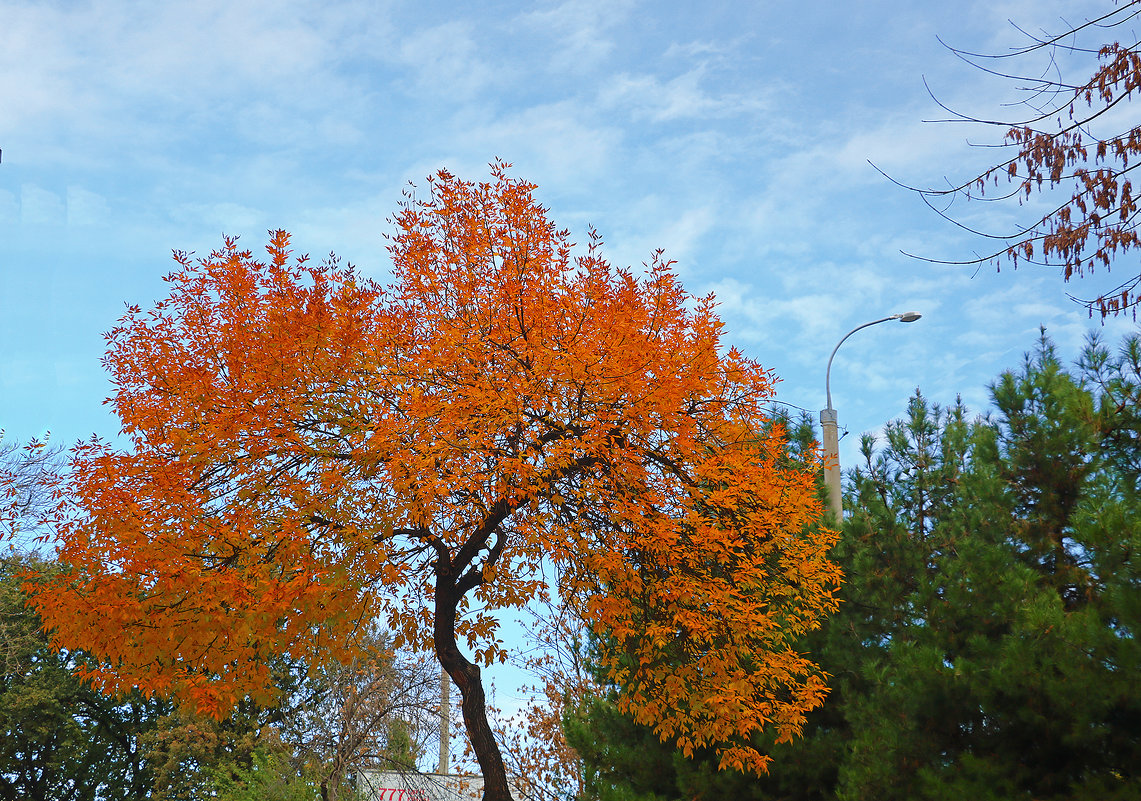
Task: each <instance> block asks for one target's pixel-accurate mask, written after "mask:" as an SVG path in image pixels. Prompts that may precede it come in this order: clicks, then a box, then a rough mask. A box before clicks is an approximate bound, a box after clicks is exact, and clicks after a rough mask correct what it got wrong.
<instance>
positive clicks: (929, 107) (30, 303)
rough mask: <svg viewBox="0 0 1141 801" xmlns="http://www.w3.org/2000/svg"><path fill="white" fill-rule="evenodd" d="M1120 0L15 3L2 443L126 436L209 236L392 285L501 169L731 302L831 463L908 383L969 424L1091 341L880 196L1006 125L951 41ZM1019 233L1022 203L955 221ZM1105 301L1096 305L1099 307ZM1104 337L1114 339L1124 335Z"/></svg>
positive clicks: (968, 247)
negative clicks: (393, 221)
mask: <svg viewBox="0 0 1141 801" xmlns="http://www.w3.org/2000/svg"><path fill="white" fill-rule="evenodd" d="M1108 5H1109V4H1108V2H1106V0H1098V2H1089V1H1087V0H1065V2H1062V1H1061V0H1033V1H1032V0H1015V1H1013V2H1007V1H1005V0H958V2H955V3H936V2H915V0H867V1H864V0H852V2H848V3H819V2H818V3H811V2H790V1H788V0H773V1H772V2H763V3H762V2H758V3H745V2H734V3H723V2H702V3H679V2H647V1H646V0H641V1H638V0H567V1H566V2H558V1H557V0H556V2H538V3H533V4H532V3H510V2H498V3H494V2H484V3H479V4H459V3H454V4H452V3H440V2H409V0H393V1H391V2H388V1H386V0H362V1H360V2H335V1H334V2H328V1H326V2H322V3H316V2H296V1H293V0H273V1H272V2H269V1H268V0H267V1H266V2H249V1H247V0H223V1H218V0H195V2H161V3H156V2H153V1H150V0H148V1H147V2H125V1H122V0H121V1H120V2H109V1H107V0H104V1H100V0H93V1H92V2H52V1H51V0H34V1H31V0H29V1H28V2H18V1H17V2H14V1H13V0H0V148H2V149H3V161H2V163H0V426H2V427H4V428H6V430H7V432H8V436H10V437H15V438H17V439H21V440H23V439H27V438H28V437H31V436H39V435H42V434H43V432H44V431H45V430H47V429H51V430H52V431H53V436H54V438H55V439H57V440H61V441H65V442H69V441H72V440H74V439H76V438H78V437H87V436H90V435H91V434H92V433H97V434H99V435H101V436H103V437H110V438H113V437H114V436H115V435H116V432H117V430H118V429H117V425H116V421H115V420H114V419H113V418H112V417H111V416H109V415H108V413H107V411H106V408H105V407H104V406H102V405H101V401H102V400H103V399H104V398H105V397H106V396H107V395H108V394H109V393H110V391H111V388H110V386H109V384H108V383H107V381H106V378H105V376H104V374H103V372H102V369H101V367H100V364H99V359H100V356H101V354H102V351H103V345H104V343H103V338H102V332H104V331H106V330H108V329H109V328H111V327H112V325H113V324H114V323H115V321H116V319H117V318H118V317H119V316H120V315H121V314H122V313H123V308H124V303H138V304H141V305H143V306H147V305H149V304H150V303H152V302H153V301H154V300H155V299H157V298H159V297H161V296H162V295H163V294H164V285H163V283H162V280H161V279H162V276H163V275H164V274H165V273H166V272H167V271H169V270H170V269H171V267H172V262H171V260H170V251H171V250H172V249H179V250H187V251H197V252H198V253H200V254H205V253H208V252H209V251H210V250H211V249H213V248H214V247H216V246H217V245H218V244H219V243H220V242H221V237H222V234H223V233H226V234H237V235H240V236H241V237H242V240H243V242H244V243H245V244H247V245H248V246H250V247H254V248H257V249H260V247H261V245H262V244H264V241H265V232H266V230H267V229H270V228H286V229H288V230H290V231H292V232H293V234H294V235H295V240H294V241H295V245H296V246H297V248H298V250H300V251H303V252H309V253H311V254H313V255H314V256H321V255H324V254H326V253H328V252H330V251H336V252H337V253H338V254H339V255H340V256H341V257H342V258H343V259H345V260H348V261H351V262H352V263H354V264H356V265H357V266H358V267H359V268H361V269H362V270H363V271H365V272H366V273H368V274H370V275H374V276H377V277H381V278H383V276H384V275H385V273H386V272H387V270H388V259H387V254H386V252H385V249H384V247H385V246H384V240H383V238H382V234H383V233H384V232H385V231H386V230H388V227H389V226H388V224H387V223H386V221H385V220H386V217H388V216H389V215H390V214H392V213H393V212H394V211H395V209H396V206H397V203H398V201H399V199H400V193H401V190H402V188H403V187H404V186H405V185H406V183H407V182H408V181H409V180H412V181H417V182H420V183H422V182H423V179H424V177H425V176H426V175H428V174H429V173H431V172H434V171H435V170H437V169H438V168H440V167H447V168H449V169H450V170H452V171H453V172H455V173H458V174H459V175H461V176H464V177H467V178H481V177H483V176H485V175H486V174H487V168H486V165H487V163H488V162H489V161H491V160H493V159H495V158H502V159H505V160H507V161H510V162H513V163H514V165H515V174H516V175H518V176H520V177H523V178H526V179H528V180H531V181H533V182H535V183H537V184H538V185H539V190H538V196H539V198H540V200H541V201H542V202H543V203H545V204H546V205H548V206H549V207H550V210H551V216H552V217H553V219H555V220H556V222H558V223H559V224H560V225H562V226H567V227H570V228H571V229H572V231H573V232H575V233H576V234H577V238H578V241H584V238H585V231H586V228H587V226H588V225H593V226H595V227H596V228H597V229H598V230H599V231H600V232H601V234H602V235H603V238H604V239H605V241H606V243H607V248H606V252H607V254H608V256H609V258H610V259H611V261H612V262H614V263H616V264H620V265H638V264H640V263H641V262H642V261H643V260H645V259H647V258H648V256H649V254H650V253H651V252H652V251H653V250H654V249H655V248H658V247H661V248H664V249H665V250H666V252H667V255H669V256H670V257H672V258H675V259H677V260H678V268H677V269H678V270H679V272H680V274H681V276H682V277H683V279H684V281H685V283H686V285H687V287H688V288H689V289H690V290H691V291H692V292H694V293H695V294H705V293H707V292H710V291H712V292H715V293H716V294H717V296H718V298H719V300H720V303H721V311H722V314H723V317H724V319H725V321H726V324H727V328H726V332H725V340H726V343H727V344H733V345H737V346H738V347H740V348H741V349H742V350H744V351H745V352H746V353H747V354H749V355H750V356H752V357H754V358H755V359H757V360H758V361H760V362H761V363H762V364H763V365H765V366H766V367H769V368H771V369H773V370H775V371H776V373H777V374H778V375H780V376H781V377H782V379H783V382H782V383H781V385H780V387H779V398H780V399H781V400H783V401H785V402H788V403H790V404H794V405H796V406H801V407H805V408H808V409H811V410H812V411H813V412H814V413H815V412H816V411H818V410H819V409H820V408H822V407H823V406H824V366H825V362H826V361H827V358H828V354H829V352H830V351H831V349H832V347H833V346H834V345H835V344H836V342H837V341H838V340H839V338H840V337H841V336H843V334H844V333H845V332H847V331H848V330H850V329H851V328H853V327H855V326H856V325H859V324H861V323H863V322H866V321H868V320H872V319H876V318H878V317H882V316H885V315H887V314H890V313H892V312H897V311H904V310H909V309H915V310H918V311H920V312H922V313H923V315H924V317H923V319H922V320H921V321H920V322H917V323H915V324H913V325H909V326H903V325H899V324H894V323H892V324H886V325H883V326H878V327H876V328H873V329H869V330H867V331H862V332H860V333H859V334H857V335H855V336H854V337H853V338H852V339H851V340H849V341H848V342H847V343H846V344H845V346H844V348H843V350H841V351H840V353H839V355H838V356H837V359H836V363H835V365H834V368H833V375H832V388H833V398H834V401H835V405H836V407H837V408H838V409H839V412H840V423H841V427H842V429H847V430H848V431H850V432H851V433H850V435H849V436H848V437H846V438H845V439H844V440H843V441H842V443H841V445H842V449H841V456H842V461H843V462H844V463H845V465H847V466H850V465H851V464H852V463H853V458H854V455H855V447H856V444H857V442H858V439H859V434H860V433H861V432H863V431H874V430H877V429H879V428H880V427H881V426H882V425H883V424H884V423H885V422H886V421H887V420H889V419H891V418H893V417H896V416H898V415H900V414H902V412H903V410H904V407H905V404H906V401H907V399H908V397H909V396H910V395H911V393H912V392H913V391H914V390H915V388H916V387H921V388H922V389H923V391H924V393H925V394H927V395H928V396H929V397H930V398H932V399H934V400H937V401H940V402H950V401H953V399H954V398H955V396H956V395H957V394H961V395H962V397H963V398H964V400H965V401H967V402H968V403H969V404H970V405H972V406H973V407H974V408H976V409H979V408H982V407H983V406H984V405H985V404H986V401H987V393H986V385H987V383H988V382H990V381H991V380H993V379H994V378H995V377H996V375H997V374H998V372H999V371H1000V370H1002V369H1004V368H1008V367H1014V366H1016V365H1017V364H1018V363H1019V361H1020V359H1021V356H1022V354H1023V352H1025V351H1026V350H1028V349H1030V348H1031V347H1032V346H1033V345H1034V342H1035V338H1036V335H1037V330H1038V327H1039V326H1040V325H1045V326H1046V327H1047V328H1048V330H1049V332H1050V334H1051V335H1052V336H1053V337H1054V338H1055V340H1056V341H1057V343H1058V345H1059V347H1060V350H1061V352H1062V353H1063V355H1065V356H1066V357H1072V356H1073V355H1074V354H1076V352H1077V350H1078V349H1079V347H1080V345H1081V342H1082V340H1083V338H1084V335H1085V332H1086V331H1087V330H1090V329H1093V328H1099V327H1100V326H1099V324H1098V322H1097V321H1091V320H1089V319H1088V318H1087V315H1086V312H1085V310H1084V309H1082V308H1080V307H1078V306H1076V305H1075V304H1073V303H1072V302H1071V301H1070V300H1069V299H1068V298H1067V297H1066V291H1067V289H1069V290H1070V291H1074V292H1077V293H1085V294H1095V290H1094V288H1093V287H1081V286H1078V287H1075V286H1070V287H1067V286H1066V285H1065V284H1063V283H1062V282H1061V280H1060V278H1059V277H1058V276H1057V275H1055V274H1053V273H1044V272H1038V271H1035V270H1019V271H1017V272H1015V271H1013V270H1009V269H1004V270H1003V271H1002V272H1001V273H995V272H994V270H993V269H991V268H988V267H984V268H982V269H981V270H978V271H977V274H973V273H974V272H975V271H974V270H972V269H969V268H955V267H947V266H937V265H932V264H929V263H925V262H922V261H916V260H914V259H909V258H907V257H906V256H904V255H901V253H900V250H901V249H903V250H907V251H912V252H918V253H921V254H924V255H928V256H931V257H935V258H950V259H956V258H964V257H969V256H970V255H971V254H972V252H973V250H974V249H975V248H976V247H978V246H979V243H978V242H976V241H974V240H972V239H970V238H968V237H967V236H966V235H965V234H963V232H961V231H960V230H958V229H956V228H955V227H954V226H952V225H950V224H948V223H946V222H945V221H943V220H941V219H939V218H938V217H937V216H936V215H935V214H933V213H932V212H930V211H929V210H928V209H927V208H926V207H924V206H923V204H922V203H921V202H920V200H919V198H918V197H916V196H914V195H913V194H910V193H908V192H906V191H904V190H901V189H899V188H898V187H896V186H894V185H892V184H891V183H889V182H888V181H886V180H885V179H884V178H883V177H882V176H881V175H880V174H878V173H877V172H876V171H875V170H873V169H872V168H871V167H870V166H869V165H868V163H867V162H868V160H869V159H870V160H872V161H874V162H875V163H876V164H877V165H879V166H880V167H881V168H883V169H884V170H886V171H887V172H889V173H890V174H892V175H893V176H895V177H897V178H899V179H900V180H902V181H906V182H910V183H912V184H918V185H938V184H940V183H941V182H942V181H943V180H944V176H948V177H950V178H952V179H953V178H960V177H967V176H968V175H969V174H970V173H971V170H972V167H978V166H981V165H982V164H984V163H985V162H986V160H987V159H988V158H993V156H994V152H993V151H987V150H980V149H978V148H972V147H970V146H968V145H967V138H968V137H973V138H974V139H975V140H976V141H979V142H988V141H994V139H995V133H996V132H994V131H979V130H973V129H970V128H965V127H962V126H957V125H947V124H942V125H941V124H931V123H925V122H924V120H927V119H933V118H938V117H941V116H944V115H943V113H942V112H941V111H940V110H939V109H938V107H937V106H936V105H935V103H934V102H933V101H932V99H931V98H930V97H929V96H928V94H927V90H926V89H925V87H924V78H926V80H927V83H928V84H929V85H930V86H931V87H932V89H933V90H934V92H935V93H936V94H937V95H938V97H939V98H940V99H941V100H942V101H943V102H945V103H947V104H948V105H950V106H951V107H954V108H958V109H962V110H964V111H966V112H970V113H977V114H979V115H981V116H995V115H998V114H1002V113H1004V112H1003V111H1002V107H1001V104H1002V103H1005V102H1010V101H1011V100H1013V99H1016V96H1015V95H1014V94H1013V93H1012V91H1011V85H1010V84H1009V83H1008V82H1004V81H999V80H994V79H989V78H988V77H987V76H985V75H984V74H982V73H981V72H979V71H977V70H975V69H972V68H971V67H969V66H966V65H964V64H963V63H962V62H960V61H959V60H957V59H956V58H955V57H954V56H953V55H952V54H951V53H950V52H948V51H947V50H946V49H944V48H943V47H942V46H941V45H940V44H939V43H938V42H937V40H936V37H937V36H939V37H942V38H943V39H944V40H945V41H948V42H950V43H952V44H954V45H957V46H961V47H964V48H967V49H973V50H978V51H986V52H1001V51H1002V50H1004V49H1005V48H1007V47H1009V46H1011V45H1012V44H1019V43H1022V42H1023V40H1022V38H1021V36H1020V34H1019V33H1018V32H1017V31H1016V30H1015V29H1014V28H1013V27H1011V26H1010V25H1009V23H1008V22H1007V20H1008V19H1013V20H1016V21H1018V22H1019V23H1020V24H1022V25H1023V26H1025V27H1027V28H1030V29H1041V28H1044V29H1047V30H1051V31H1057V30H1059V29H1061V28H1062V27H1063V25H1064V22H1063V21H1062V20H1063V17H1064V18H1065V20H1068V21H1069V22H1079V21H1081V20H1082V19H1084V18H1086V17H1089V16H1094V15H1096V14H1097V13H1100V12H1101V11H1103V10H1104V9H1105V8H1107V7H1108ZM962 212H963V214H964V216H965V217H966V218H967V219H969V220H971V221H973V222H976V223H981V224H985V225H989V226H992V227H1002V224H1003V223H1009V222H1010V220H1011V219H1012V218H1011V216H1010V215H1011V213H1012V210H1011V209H1004V208H996V207H994V206H986V207H968V208H966V209H962ZM1095 286H1096V285H1095ZM1133 328H1134V324H1133V323H1132V321H1121V320H1119V321H1111V322H1110V323H1109V324H1107V325H1106V326H1105V335H1106V337H1107V338H1108V339H1110V340H1111V341H1114V340H1117V339H1118V338H1119V337H1120V336H1121V334H1123V333H1125V332H1126V331H1129V330H1132V329H1133Z"/></svg>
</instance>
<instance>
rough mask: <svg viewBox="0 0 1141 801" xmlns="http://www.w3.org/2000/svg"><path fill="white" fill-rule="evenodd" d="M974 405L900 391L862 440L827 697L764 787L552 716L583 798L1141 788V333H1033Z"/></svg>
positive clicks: (817, 638) (602, 715)
mask: <svg viewBox="0 0 1141 801" xmlns="http://www.w3.org/2000/svg"><path fill="white" fill-rule="evenodd" d="M992 397H993V400H994V405H995V409H994V410H993V412H992V413H991V414H990V415H989V416H986V417H983V418H972V417H971V416H970V415H969V414H968V413H967V411H966V410H965V409H964V408H963V406H962V405H961V404H960V403H955V404H954V405H952V406H950V407H947V408H943V407H940V406H937V405H934V404H931V403H929V402H928V401H927V400H925V399H924V398H923V397H922V396H920V395H918V394H917V395H916V396H915V397H914V398H913V399H912V401H911V402H910V404H909V408H908V411H907V415H906V416H905V417H904V418H903V419H901V420H899V421H896V422H893V423H891V424H889V425H888V426H887V428H886V430H885V435H884V438H883V441H882V442H881V443H878V444H877V443H875V442H874V441H872V439H871V438H869V437H865V440H864V442H863V452H864V457H865V462H864V464H863V465H862V466H861V467H860V468H859V469H858V470H856V471H853V473H852V474H851V475H850V482H849V495H848V498H847V500H846V504H845V505H846V508H847V509H849V510H852V511H851V514H850V516H849V518H848V519H847V520H846V522H845V525H844V536H843V538H842V540H841V542H840V544H839V545H838V546H837V548H836V550H835V552H834V554H833V556H834V558H836V559H837V560H839V561H840V563H841V564H842V565H843V566H844V569H845V573H846V576H847V582H846V584H845V586H844V588H843V591H842V597H843V601H844V603H843V605H842V607H841V610H840V611H839V612H838V613H837V614H836V615H835V616H834V617H833V618H832V619H831V620H830V621H829V622H828V623H827V624H826V626H825V628H824V630H822V631H820V632H816V633H814V634H813V635H812V636H811V637H810V638H809V639H808V640H806V641H805V643H804V649H805V650H807V651H809V652H811V653H812V654H813V655H814V656H815V657H817V658H818V659H819V661H820V664H821V665H822V666H823V667H824V669H825V670H827V671H828V672H829V673H830V674H831V675H832V679H831V684H832V687H833V692H832V695H831V696H830V698H829V700H828V702H827V703H826V705H825V708H824V709H823V710H819V711H818V712H816V713H814V714H812V715H811V716H810V719H809V725H808V727H807V728H806V730H805V736H804V737H803V738H802V739H800V740H798V741H796V742H794V743H792V744H789V745H780V746H770V747H768V748H767V751H768V753H770V754H772V756H773V758H774V763H773V765H772V770H771V772H770V775H769V776H767V777H763V778H760V779H757V778H747V777H743V776H740V775H737V774H726V773H721V774H717V773H716V772H715V771H713V765H714V764H715V763H714V762H712V761H711V760H709V759H700V758H699V759H697V760H693V761H690V760H685V759H683V758H681V757H680V756H679V755H677V754H675V753H673V752H672V750H671V749H669V748H668V747H666V746H663V745H661V744H660V743H658V742H657V741H656V738H655V737H654V736H653V735H652V733H650V732H647V731H645V730H640V729H639V728H638V727H636V726H635V725H633V724H632V723H631V722H630V721H628V720H625V719H622V718H620V717H618V716H616V715H615V714H614V712H613V710H612V708H610V707H608V706H607V705H606V703H605V702H604V701H598V700H594V701H591V702H590V704H587V705H583V706H582V707H580V708H579V709H578V710H576V711H575V713H574V715H572V716H570V717H569V718H568V723H567V729H568V737H569V738H570V739H571V740H572V742H573V743H574V744H575V745H576V747H578V748H579V749H580V754H581V755H582V757H583V761H584V765H585V769H586V773H587V774H588V782H587V789H588V793H587V795H588V797H590V798H599V799H606V800H607V801H610V800H611V799H613V800H614V801H619V800H621V801H635V800H636V801H673V800H674V799H678V800H679V801H680V800H681V799H686V800H687V801H688V800H689V799H719V798H739V799H744V800H746V801H747V800H748V799H834V798H839V799H851V800H852V801H855V800H856V799H873V798H874V799H877V801H879V800H880V799H883V800H884V801H891V800H892V799H960V798H961V799H972V800H973V799H980V800H984V799H995V800H996V801H997V800H998V799H1003V800H1004V801H1005V800H1006V799H1028V800H1029V799H1042V800H1043V801H1044V800H1045V799H1091V800H1092V799H1127V798H1139V797H1141V776H1139V775H1138V771H1139V769H1138V767H1137V766H1141V689H1139V686H1141V681H1139V679H1138V677H1141V650H1139V648H1138V645H1137V641H1136V634H1137V630H1138V626H1139V625H1141V576H1139V574H1138V558H1139V557H1138V554H1139V553H1141V343H1139V341H1138V339H1137V338H1136V337H1134V338H1130V339H1129V340H1127V341H1126V343H1125V344H1124V346H1123V347H1122V349H1121V350H1120V351H1119V352H1118V353H1116V354H1114V353H1110V352H1109V351H1108V350H1107V349H1106V348H1104V347H1103V346H1102V345H1101V344H1100V343H1099V342H1097V341H1096V340H1092V341H1091V342H1090V345H1089V347H1087V349H1086V351H1085V353H1084V354H1083V357H1082V359H1081V361H1080V362H1079V365H1078V366H1077V368H1076V369H1075V370H1074V371H1067V370H1065V369H1063V367H1062V366H1061V364H1060V363H1059V361H1058V359H1057V357H1056V355H1055V353H1054V351H1053V348H1052V346H1051V345H1050V343H1049V342H1048V341H1047V340H1046V339H1045V337H1044V336H1043V338H1042V341H1041V342H1040V343H1039V346H1038V348H1037V349H1036V351H1035V352H1034V353H1033V354H1032V355H1031V356H1028V357H1027V359H1026V361H1025V363H1024V364H1023V366H1022V367H1021V369H1019V370H1018V371H1015V372H1010V373H1007V374H1004V375H1003V376H1001V377H1000V378H999V379H998V381H997V382H996V383H995V384H994V385H993V387H992Z"/></svg>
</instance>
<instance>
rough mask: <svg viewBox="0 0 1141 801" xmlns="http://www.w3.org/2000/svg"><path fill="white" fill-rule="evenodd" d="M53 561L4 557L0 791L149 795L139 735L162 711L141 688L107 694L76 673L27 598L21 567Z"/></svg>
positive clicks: (43, 795)
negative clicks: (121, 694) (118, 694)
mask: <svg viewBox="0 0 1141 801" xmlns="http://www.w3.org/2000/svg"><path fill="white" fill-rule="evenodd" d="M47 569H50V566H49V565H48V564H46V563H44V562H41V561H39V560H37V559H35V558H34V557H17V556H16V555H14V554H10V555H8V556H6V557H5V558H4V559H2V560H0V659H2V662H0V799H5V800H7V799H12V800H13V801H15V799H20V801H37V800H39V799H42V800H43V801H95V799H100V801H103V800H104V799H106V800H107V801H116V800H117V799H124V800H125V799H135V798H144V797H146V795H147V792H148V790H149V789H150V784H151V775H150V771H149V769H148V767H147V764H146V761H145V759H144V756H143V753H142V748H141V745H140V735H141V734H143V732H145V731H146V730H148V729H149V728H150V727H151V726H153V724H154V721H155V720H157V718H158V717H159V716H161V715H162V714H164V713H165V711H166V708H165V706H164V704H163V703H162V702H160V701H157V700H146V699H144V698H142V697H141V696H138V695H137V694H134V695H131V696H130V697H127V698H120V699H114V698H107V697H105V696H103V695H101V694H99V693H97V692H95V691H94V690H92V689H91V688H90V687H88V686H86V685H84V684H81V683H80V682H78V681H77V680H76V679H75V678H74V676H73V675H72V672H71V671H72V668H73V667H74V662H73V660H74V657H73V656H69V655H67V654H58V653H54V652H53V651H52V650H51V648H50V647H49V645H48V641H47V637H46V636H45V635H44V634H43V632H41V631H40V623H39V619H38V618H37V617H36V615H35V614H34V613H33V612H31V611H30V610H28V609H27V608H26V607H25V606H24V593H23V590H22V584H23V579H22V577H21V576H22V574H23V573H25V572H26V571H33V572H36V571H43V570H47Z"/></svg>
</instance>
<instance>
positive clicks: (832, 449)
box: [820, 311, 923, 525]
mask: <svg viewBox="0 0 1141 801" xmlns="http://www.w3.org/2000/svg"><path fill="white" fill-rule="evenodd" d="M922 316H923V315H921V314H920V313H919V312H913V311H909V312H901V313H899V314H893V315H891V316H890V317H884V318H882V319H880V320H872V321H871V322H870V323H864V324H863V325H858V326H856V327H855V328H853V329H852V330H851V331H849V332H848V333H846V334H844V337H843V339H841V340H840V341H839V342H837V343H836V347H834V348H832V355H831V356H829V357H828V369H827V370H825V371H824V392H825V393H826V395H827V397H828V408H827V409H822V410H821V411H820V427H821V428H822V429H823V433H824V459H825V468H824V484H825V485H826V486H827V487H828V502H829V503H828V505H829V506H830V507H831V509H832V514H833V515H835V517H836V524H837V525H839V524H840V523H841V522H842V521H843V519H844V505H843V499H842V496H841V494H840V438H839V435H838V434H837V431H836V428H837V426H836V410H835V409H833V408H832V359H833V358H834V357H835V356H836V351H838V350H840V346H841V345H843V344H844V340H845V339H847V338H848V337H850V336H851V335H852V334H854V333H856V332H857V331H859V330H860V329H861V328H867V327H868V326H870V325H877V324H879V323H886V322H887V321H889V320H899V321H900V322H901V323H914V322H915V321H916V320H918V319H919V318H920V317H922Z"/></svg>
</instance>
